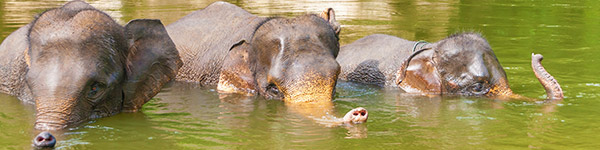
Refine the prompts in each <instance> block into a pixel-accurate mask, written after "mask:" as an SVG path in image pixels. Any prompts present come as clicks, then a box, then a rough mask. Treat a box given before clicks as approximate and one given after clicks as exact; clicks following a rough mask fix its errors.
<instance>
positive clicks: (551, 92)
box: [531, 54, 564, 99]
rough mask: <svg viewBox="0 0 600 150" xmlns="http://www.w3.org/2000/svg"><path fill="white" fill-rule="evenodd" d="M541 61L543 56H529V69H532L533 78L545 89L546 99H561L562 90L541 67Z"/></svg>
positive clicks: (562, 96)
mask: <svg viewBox="0 0 600 150" xmlns="http://www.w3.org/2000/svg"><path fill="white" fill-rule="evenodd" d="M542 59H544V56H542V55H540V54H531V68H533V72H534V73H535V76H536V77H537V78H538V80H539V81H540V83H541V84H542V86H544V88H545V89H546V94H547V95H548V99H563V98H564V95H563V91H562V88H560V85H559V84H558V82H557V81H556V79H554V77H552V75H550V73H548V71H546V69H544V66H542Z"/></svg>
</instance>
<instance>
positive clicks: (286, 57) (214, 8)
mask: <svg viewBox="0 0 600 150" xmlns="http://www.w3.org/2000/svg"><path fill="white" fill-rule="evenodd" d="M167 31H168V32H169V36H170V37H171V38H172V39H173V42H174V43H175V45H176V46H177V50H179V54H180V55H181V59H182V60H183V63H184V65H183V66H182V68H181V69H180V70H179V73H178V74H177V77H176V80H178V81H185V82H194V83H200V84H201V85H217V90H218V91H219V93H242V94H246V95H261V96H263V97H265V98H267V99H282V100H283V101H285V103H286V105H288V106H290V110H292V111H295V112H298V113H299V114H302V115H304V116H306V117H308V118H323V117H332V116H331V115H332V114H334V113H333V111H332V109H333V102H332V100H333V96H334V94H335V84H336V82H337V78H338V77H337V76H338V74H339V72H340V65H339V64H338V63H337V61H336V60H335V58H336V57H337V55H338V51H339V42H338V41H339V38H338V34H339V32H340V24H339V23H338V22H337V21H336V20H335V13H334V10H333V9H331V8H328V9H326V10H324V11H323V12H322V13H321V14H320V15H315V14H308V15H301V16H297V17H295V18H282V17H270V18H265V17H259V16H256V15H253V14H250V13H248V12H247V11H245V10H243V9H242V8H240V7H237V6H235V5H233V4H230V3H226V2H215V3H212V4H210V5H209V6H207V7H206V8H204V9H201V10H198V11H195V12H192V13H191V14H189V15H187V16H185V17H183V18H181V19H179V20H178V21H176V22H174V23H172V24H170V25H168V26H167ZM348 114H350V115H346V116H345V117H344V119H342V120H337V119H329V120H326V121H322V120H319V119H314V120H315V121H317V122H320V123H324V124H328V125H329V124H338V123H342V122H343V123H351V124H352V123H362V122H365V121H366V120H367V117H368V113H367V112H366V110H365V109H363V108H357V109H353V110H351V111H349V113H348ZM332 118H336V117H332Z"/></svg>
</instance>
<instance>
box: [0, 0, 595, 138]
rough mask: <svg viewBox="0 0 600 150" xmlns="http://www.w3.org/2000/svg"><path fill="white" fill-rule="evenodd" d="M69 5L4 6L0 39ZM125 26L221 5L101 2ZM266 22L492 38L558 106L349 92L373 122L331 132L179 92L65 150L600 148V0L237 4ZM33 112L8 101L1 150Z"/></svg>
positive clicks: (96, 124) (71, 134) (520, 74)
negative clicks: (542, 78)
mask: <svg viewBox="0 0 600 150" xmlns="http://www.w3.org/2000/svg"><path fill="white" fill-rule="evenodd" d="M63 3H64V1H16V0H4V1H1V3H0V16H1V17H0V31H1V32H0V34H1V36H0V38H2V39H3V38H4V37H6V36H8V34H10V33H11V32H12V31H14V30H16V29H17V28H18V27H21V26H23V25H24V24H27V23H29V22H30V21H31V20H32V19H33V18H32V16H34V15H35V14H37V13H40V12H43V11H44V10H46V9H48V8H52V7H58V6H60V5H62V4H63ZM89 3H91V4H92V5H93V6H95V7H96V8H98V9H101V10H103V11H105V12H107V13H108V14H110V15H111V16H113V17H114V18H115V19H116V20H118V22H120V23H121V24H124V23H126V22H127V21H129V20H131V19H135V18H157V19H161V20H162V21H163V22H164V23H165V24H169V23H172V22H174V21H175V20H177V19H179V18H181V17H183V16H184V15H186V14H188V13H190V12H192V11H194V10H197V9H201V8H204V7H206V6H207V5H208V4H210V3H212V1H187V0H168V1H154V0H136V1H128V0H124V1H117V0H98V1H89ZM231 3H234V4H236V5H238V6H241V7H243V8H245V9H246V10H248V11H250V12H251V13H254V14H257V15H260V16H273V15H277V16H297V15H300V14H304V13H307V12H313V13H318V12H320V11H321V10H322V9H324V8H326V7H333V8H334V9H335V10H336V15H337V19H338V21H340V22H341V23H342V33H341V43H342V44H347V43H350V42H352V41H354V40H356V39H359V38H361V37H363V36H366V35H370V34H374V33H385V34H391V35H395V36H399V37H403V38H406V39H409V40H427V41H431V42H435V41H438V40H440V39H443V38H444V37H446V36H448V35H450V34H453V33H457V32H461V31H476V32H480V33H482V34H483V35H484V36H485V37H487V39H488V41H489V43H490V44H491V45H492V48H493V49H494V51H495V53H496V55H497V56H498V59H499V60H500V62H501V64H502V66H503V67H504V69H505V70H506V73H507V75H508V78H509V81H510V84H511V86H512V89H513V91H515V93H518V94H521V95H524V96H527V97H532V98H539V99H543V98H544V94H545V92H544V90H543V88H542V87H541V86H540V84H539V82H538V81H537V79H536V78H535V77H534V75H533V73H532V72H531V67H530V64H529V63H530V57H531V53H532V52H535V53H541V54H544V56H545V60H544V62H543V63H544V65H545V66H546V69H547V70H548V71H550V72H551V73H552V74H553V75H554V77H556V79H557V80H558V81H559V82H560V83H561V84H562V87H563V90H564V91H565V96H566V98H565V99H564V100H563V101H559V102H555V103H539V102H524V101H510V102H504V101H497V100H493V99H485V98H474V97H422V96H414V95H406V94H403V93H401V92H399V91H398V90H397V89H393V88H379V87H374V86H366V85H358V84H352V83H343V82H342V83H340V84H338V86H337V93H336V98H335V101H334V104H335V113H336V114H332V115H335V116H340V117H341V116H342V115H343V114H344V113H345V112H347V111H348V110H350V109H352V108H354V107H358V106H362V107H365V108H367V109H368V110H369V113H370V117H369V121H368V123H366V124H362V125H359V126H356V127H325V126H323V125H321V124H318V123H316V122H314V121H313V120H312V119H309V118H306V117H303V116H301V115H299V114H297V113H294V112H293V111H291V110H290V109H289V107H286V106H285V104H284V103H283V102H281V101H279V100H265V99H262V98H254V97H250V98H248V97H243V96H239V95H219V94H218V93H217V92H215V90H214V89H215V87H197V86H195V85H190V84H185V83H173V84H171V85H169V86H168V87H166V88H165V89H163V92H161V93H159V94H158V96H156V98H155V99H153V100H152V101H151V102H149V103H148V104H146V105H145V106H144V108H143V110H142V111H141V112H139V113H121V114H118V115H116V116H112V117H108V118H102V119H97V120H92V121H89V122H87V123H84V124H82V125H80V126H79V127H77V128H71V129H70V130H68V131H66V132H65V133H63V134H60V135H57V136H58V138H59V140H60V141H59V143H58V145H57V146H58V149H79V148H88V149H215V148H219V149H242V148H244V149H246V148H253V149H362V148H367V149H508V148H510V149H516V148H519V149H526V148H531V149H537V148H540V149H597V148H600V144H599V143H598V142H597V141H598V139H600V134H597V133H599V132H600V116H599V114H600V109H598V108H600V98H599V97H600V94H599V92H598V91H600V77H599V76H598V74H600V70H599V69H598V67H599V66H600V65H598V63H599V60H600V57H599V55H600V46H598V44H599V43H600V42H598V41H599V40H600V22H599V21H598V20H599V19H600V1H595V0H589V1H531V0H512V1H492V0H483V1H459V0H427V1H425V0H406V1H380V0H377V1H375V0H373V1H355V0H331V1H325V2H321V1H316V0H300V1H293V2H280V1H266V0H258V1H255V0H253V1H231ZM34 113H35V111H34V108H33V106H31V105H25V104H22V103H21V102H20V101H19V100H18V99H16V98H14V97H11V96H8V95H4V94H0V147H1V148H2V149H29V148H30V144H31V139H32V137H33V136H34V135H35V133H36V132H35V131H34V130H33V122H34Z"/></svg>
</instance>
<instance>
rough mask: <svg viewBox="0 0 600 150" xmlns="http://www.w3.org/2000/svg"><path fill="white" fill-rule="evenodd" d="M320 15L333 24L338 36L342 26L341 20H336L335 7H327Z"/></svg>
mask: <svg viewBox="0 0 600 150" xmlns="http://www.w3.org/2000/svg"><path fill="white" fill-rule="evenodd" d="M319 16H321V18H323V19H325V20H326V21H327V22H329V25H331V27H332V28H333V31H335V35H336V36H339V35H340V31H341V30H342V26H341V25H340V23H339V22H337V20H335V11H333V8H327V9H325V10H323V12H321V14H319Z"/></svg>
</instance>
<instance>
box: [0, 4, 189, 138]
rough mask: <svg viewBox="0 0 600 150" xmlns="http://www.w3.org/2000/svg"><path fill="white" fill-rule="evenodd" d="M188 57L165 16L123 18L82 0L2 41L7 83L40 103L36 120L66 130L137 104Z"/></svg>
mask: <svg viewBox="0 0 600 150" xmlns="http://www.w3.org/2000/svg"><path fill="white" fill-rule="evenodd" d="M181 65H182V62H181V60H180V58H179V55H178V52H177V50H176V48H175V45H174V44H173V42H172V41H171V39H170V38H169V36H168V34H167V31H166V30H165V28H164V26H163V25H162V23H161V22H160V21H159V20H146V19H141V20H132V21H130V22H129V23H128V24H127V25H126V26H124V27H123V26H121V25H119V24H118V23H117V22H115V21H114V20H113V19H112V18H111V17H110V16H108V15H107V14H105V13H103V12H101V11H99V10H96V9H95V8H93V7H92V6H91V5H89V4H87V3H85V2H82V1H72V2H68V3H66V4H65V5H64V6H62V7H60V8H55V9H50V10H47V11H45V12H43V13H41V14H40V15H38V16H37V17H36V18H35V20H34V21H32V22H31V23H29V24H28V25H25V26H23V27H21V28H19V29H18V30H16V31H14V32H13V33H11V34H10V35H9V36H8V37H6V39H5V40H4V41H3V42H2V44H1V45H0V91H1V92H3V93H7V94H11V95H14V96H17V97H18V98H19V99H20V100H22V101H23V102H25V103H30V104H34V105H35V109H36V119H35V128H36V129H39V130H59V129H63V128H66V127H68V126H70V125H76V124H78V123H81V122H83V121H86V120H88V119H91V118H99V117H106V116H111V115H114V114H117V113H119V112H123V111H125V112H132V111H138V110H139V109H140V108H141V107H142V105H143V104H144V103H146V102H147V101H149V100H150V98H152V97H153V96H154V95H156V94H157V93H158V92H159V91H160V89H161V87H162V86H163V85H164V84H165V83H166V82H168V81H169V80H171V79H172V78H175V75H176V73H177V70H178V68H179V67H180V66H181Z"/></svg>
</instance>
